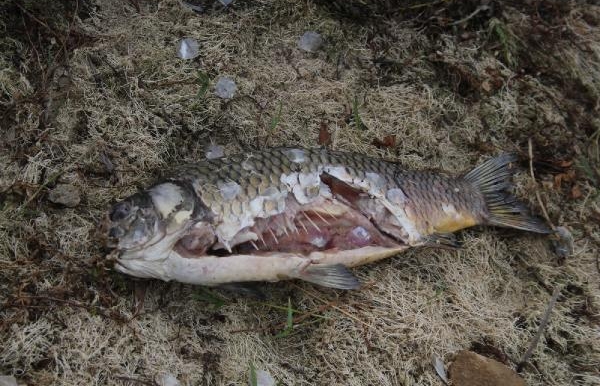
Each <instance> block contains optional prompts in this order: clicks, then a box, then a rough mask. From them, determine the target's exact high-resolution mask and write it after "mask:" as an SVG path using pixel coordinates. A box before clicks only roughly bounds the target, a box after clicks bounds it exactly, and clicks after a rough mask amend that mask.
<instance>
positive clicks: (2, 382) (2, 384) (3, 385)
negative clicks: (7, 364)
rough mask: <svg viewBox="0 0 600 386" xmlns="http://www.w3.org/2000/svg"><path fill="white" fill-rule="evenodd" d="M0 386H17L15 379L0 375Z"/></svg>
mask: <svg viewBox="0 0 600 386" xmlns="http://www.w3.org/2000/svg"><path fill="white" fill-rule="evenodd" d="M0 386H17V379H16V378H15V377H13V376H10V375H0Z"/></svg>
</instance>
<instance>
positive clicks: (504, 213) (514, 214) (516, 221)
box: [464, 154, 550, 233]
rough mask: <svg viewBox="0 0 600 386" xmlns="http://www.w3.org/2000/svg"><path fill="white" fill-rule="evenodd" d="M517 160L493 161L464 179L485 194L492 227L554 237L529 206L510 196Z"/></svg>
mask: <svg viewBox="0 0 600 386" xmlns="http://www.w3.org/2000/svg"><path fill="white" fill-rule="evenodd" d="M516 160H517V157H516V156H515V155H513V154H503V155H501V156H498V157H496V158H492V159H490V160H488V161H486V162H484V163H483V164H481V165H479V166H477V167H476V168H475V169H473V170H471V171H470V172H469V173H468V174H467V175H465V176H464V179H465V180H466V181H468V182H470V183H471V184H473V185H474V186H476V187H477V188H478V189H479V191H480V192H481V193H483V196H484V198H485V203H486V204H487V208H488V211H489V217H488V219H487V223H488V224H490V225H497V226H502V227H508V228H516V229H522V230H526V231H530V232H537V233H550V229H549V228H548V226H547V225H546V224H545V223H544V222H543V221H541V220H540V219H538V218H536V217H533V216H532V215H531V214H530V213H529V211H528V210H527V208H526V207H525V205H523V204H522V203H521V202H519V201H518V200H517V198H516V197H514V196H513V195H512V194H510V193H509V192H508V190H509V189H510V188H511V187H512V183H511V181H510V180H511V176H512V170H511V167H510V164H511V163H512V162H514V161H516Z"/></svg>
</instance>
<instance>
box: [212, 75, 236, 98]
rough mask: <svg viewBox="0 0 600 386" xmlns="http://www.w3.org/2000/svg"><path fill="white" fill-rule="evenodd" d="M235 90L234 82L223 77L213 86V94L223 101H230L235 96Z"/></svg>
mask: <svg viewBox="0 0 600 386" xmlns="http://www.w3.org/2000/svg"><path fill="white" fill-rule="evenodd" d="M236 90H237V86H236V85H235V82H234V81H233V79H231V78H227V77H225V76H223V77H221V78H219V80H218V81H217V84H216V85H215V94H217V96H218V97H219V98H223V99H231V98H233V96H234V95H235V92H236Z"/></svg>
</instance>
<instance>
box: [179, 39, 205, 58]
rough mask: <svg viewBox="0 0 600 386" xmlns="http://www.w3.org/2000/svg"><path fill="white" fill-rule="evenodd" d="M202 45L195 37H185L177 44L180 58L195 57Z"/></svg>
mask: <svg viewBox="0 0 600 386" xmlns="http://www.w3.org/2000/svg"><path fill="white" fill-rule="evenodd" d="M199 48H200V45H199V44H198V41H197V40H196V39H193V38H185V39H182V40H180V41H179V44H178V45H177V56H178V57H179V58H180V59H194V58H195V57H196V56H198V53H199Z"/></svg>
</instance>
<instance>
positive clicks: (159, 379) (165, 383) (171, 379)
mask: <svg viewBox="0 0 600 386" xmlns="http://www.w3.org/2000/svg"><path fill="white" fill-rule="evenodd" d="M154 382H156V384H157V385H159V386H180V385H181V383H180V382H179V381H178V380H177V378H176V377H175V376H174V375H173V374H170V373H160V374H157V375H156V377H155V378H154Z"/></svg>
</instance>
